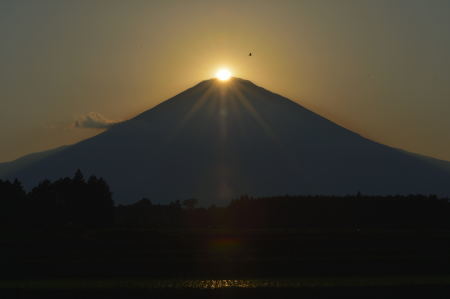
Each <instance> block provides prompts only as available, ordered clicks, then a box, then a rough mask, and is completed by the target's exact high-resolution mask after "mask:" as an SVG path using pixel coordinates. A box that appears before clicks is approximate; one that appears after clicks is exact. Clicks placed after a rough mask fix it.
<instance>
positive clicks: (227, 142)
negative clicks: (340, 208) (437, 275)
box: [8, 78, 450, 205]
mask: <svg viewBox="0 0 450 299" xmlns="http://www.w3.org/2000/svg"><path fill="white" fill-rule="evenodd" d="M77 168H80V169H82V171H83V172H84V173H85V174H87V175H89V174H95V175H98V176H102V177H104V178H105V179H106V180H107V182H109V183H110V185H111V188H112V191H113V193H114V200H115V201H116V202H118V203H129V202H134V201H136V200H138V199H140V198H142V197H148V198H150V199H151V200H152V201H154V202H168V201H173V200H178V199H180V200H182V199H187V198H191V197H196V198H199V199H200V200H201V202H203V203H204V204H213V203H214V204H219V205H220V204H225V203H226V202H227V200H229V199H231V198H234V197H237V196H240V195H242V194H249V195H253V196H270V195H283V194H336V195H341V194H354V193H356V192H358V191H359V192H362V193H366V194H411V193H424V194H430V193H432V194H437V195H444V196H448V195H450V163H449V162H446V161H440V160H436V159H432V158H429V157H423V156H418V155H415V154H411V153H408V152H405V151H402V150H399V149H395V148H392V147H388V146H385V145H382V144H379V143H377V142H374V141H371V140H369V139H366V138H364V137H362V136H360V135H358V134H356V133H354V132H352V131H349V130H347V129H345V128H343V127H341V126H339V125H337V124H335V123H333V122H331V121H329V120H327V119H325V118H323V117H321V116H319V115H317V114H315V113H313V112H311V111H309V110H307V109H305V108H304V107H302V106H300V105H298V104H297V103H294V102H293V101H290V100H288V99H286V98H284V97H282V96H280V95H277V94H274V93H272V92H269V91H267V90H265V89H263V88H261V87H258V86H256V85H255V84H253V83H252V82H250V81H246V80H242V79H238V78H233V79H231V80H230V81H227V82H221V81H218V80H215V79H212V80H206V81H203V82H200V83H199V84H197V85H196V86H194V87H192V88H190V89H188V90H186V91H184V92H182V93H180V94H178V95H176V96H175V97H173V98H171V99H169V100H167V101H165V102H163V103H161V104H159V105H157V106H156V107H154V108H152V109H150V110H148V111H145V112H143V113H142V114H140V115H138V116H136V117H134V118H132V119H130V120H128V121H125V122H122V123H119V124H116V125H114V126H113V127H112V128H110V129H109V130H107V131H105V132H104V133H102V134H99V135H97V136H95V137H92V138H90V139H87V140H84V141H82V142H79V143H77V144H74V145H72V146H68V147H65V148H63V149H61V150H59V151H56V152H54V153H52V154H50V155H47V156H45V157H43V158H42V159H38V160H37V161H34V162H33V163H29V164H27V165H26V166H25V167H20V168H19V169H16V170H15V171H10V172H9V174H8V176H9V177H18V178H19V179H21V180H22V181H24V183H25V185H26V186H28V187H29V186H33V185H35V184H36V183H37V182H39V181H40V180H42V179H43V178H50V179H55V178H59V177H61V176H70V175H72V174H73V173H74V171H75V170H76V169H77ZM10 169H11V168H10Z"/></svg>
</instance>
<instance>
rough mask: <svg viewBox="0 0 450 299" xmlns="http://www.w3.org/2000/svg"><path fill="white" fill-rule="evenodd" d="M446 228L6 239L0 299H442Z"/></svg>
mask: <svg viewBox="0 0 450 299" xmlns="http://www.w3.org/2000/svg"><path fill="white" fill-rule="evenodd" d="M449 253H450V232H449V231H445V230H439V231H438V230H364V229H362V230H331V229H320V230H319V229H318V230H295V229H286V230H285V229H276V230H275V229H274V230H268V229H265V230H229V229H228V230H225V229H223V230H220V229H191V230H183V229H159V230H158V229H105V230H72V231H68V230H67V229H65V230H63V231H52V232H49V231H40V230H34V231H33V230H26V232H24V231H22V232H3V233H2V241H1V255H0V257H1V265H0V266H1V272H0V273H1V277H0V288H1V290H0V292H1V293H2V294H4V296H2V298H35V297H42V298H87V297H89V298H170V297H183V298H274V297H276V296H282V297H283V298H286V297H296V298H298V297H310V298H329V297H354V298H403V297H409V298H411V297H420V298H441V297H442V298H445V297H448V296H450V259H449Z"/></svg>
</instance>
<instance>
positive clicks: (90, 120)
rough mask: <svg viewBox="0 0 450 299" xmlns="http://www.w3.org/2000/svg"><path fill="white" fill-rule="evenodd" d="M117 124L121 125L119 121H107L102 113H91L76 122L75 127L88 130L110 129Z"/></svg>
mask: <svg viewBox="0 0 450 299" xmlns="http://www.w3.org/2000/svg"><path fill="white" fill-rule="evenodd" d="M117 123H119V121H114V120H110V119H107V118H106V117H104V116H103V115H101V114H100V113H97V112H89V113H88V114H86V115H83V116H80V117H79V118H78V119H77V120H76V121H75V122H74V124H73V127H75V128H86V129H109V128H111V127H112V126H113V125H115V124H117Z"/></svg>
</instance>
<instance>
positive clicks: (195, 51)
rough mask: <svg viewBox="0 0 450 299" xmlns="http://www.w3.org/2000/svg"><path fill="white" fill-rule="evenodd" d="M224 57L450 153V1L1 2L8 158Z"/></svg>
mask: <svg viewBox="0 0 450 299" xmlns="http://www.w3.org/2000/svg"><path fill="white" fill-rule="evenodd" d="M249 52H252V53H253V56H252V57H249V56H248V53H249ZM220 66H228V67H229V68H230V69H231V70H232V72H233V74H234V76H237V77H241V78H245V79H248V80H251V81H253V82H254V83H255V84H257V85H260V86H262V87H264V88H266V89H269V90H271V91H273V92H276V93H279V94H281V95H284V96H286V97H288V98H290V99H292V100H294V101H296V102H298V103H300V104H302V105H303V106H305V107H307V108H309V109H311V110H313V111H315V112H317V113H319V114H321V115H323V116H325V117H327V118H329V119H331V120H332V121H335V122H337V123H338V124H341V125H343V126H345V127H347V128H349V129H351V130H354V131H356V132H358V133H360V134H362V135H364V136H366V137H369V138H371V139H374V140H376V141H379V142H382V143H385V144H388V145H391V146H395V147H399V148H403V149H406V150H409V151H413V152H417V153H422V154H426V155H431V156H434V157H437V158H441V159H446V160H450V1H447V0H442V1H438V0H436V1H432V0H421V1H418V0H404V1H400V0H387V1H383V0H373V1H364V0H354V1H344V0H340V1H336V0H329V1H318V0H311V1H301V0H294V1H280V0H277V1H262V0H260V1H243V0H239V1H225V0H222V1H210V0H205V1H186V0H185V1H167V0H165V1H149V0H148V1H147V0H145V1H144V0H143V1H133V0H126V1H113V0H105V1H94V0H89V1H88V0H85V1H83V0H79V1H76V0H73V1H63V0H54V1H44V0H40V1H35V0H29V1H20V0H11V1H8V0H0V137H1V146H0V161H8V160H12V159H15V158H18V157H20V156H22V155H24V154H27V153H31V152H35V151H40V150H45V149H49V148H52V147H56V146H60V145H63V144H71V143H74V142H76V141H79V140H81V139H84V138H87V137H89V136H93V135H95V134H98V133H100V132H101V130H99V129H86V128H80V126H78V127H77V126H74V123H75V121H77V120H78V121H79V122H78V124H79V123H82V122H83V121H85V120H86V115H88V114H89V113H91V112H93V113H91V114H89V115H88V117H89V116H90V117H92V116H94V117H97V118H100V119H103V120H104V121H105V122H108V121H117V120H125V119H127V118H130V117H132V116H134V115H136V114H137V113H140V112H142V111H144V110H146V109H149V108H151V107H153V106H154V105H156V104H158V103H160V102H161V101H163V100H166V99H168V98H169V97H171V96H173V95H175V94H177V93H179V92H181V91H183V90H185V89H186V88H189V87H191V86H192V85H194V84H196V83H197V82H198V81H201V80H204V79H208V78H211V77H213V76H214V73H215V71H216V69H217V68H219V67H220ZM80 120H81V121H80Z"/></svg>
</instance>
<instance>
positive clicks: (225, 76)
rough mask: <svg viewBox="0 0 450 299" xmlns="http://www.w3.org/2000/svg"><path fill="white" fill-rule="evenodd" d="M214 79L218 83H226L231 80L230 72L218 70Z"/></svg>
mask: <svg viewBox="0 0 450 299" xmlns="http://www.w3.org/2000/svg"><path fill="white" fill-rule="evenodd" d="M216 78H217V79H219V80H220V81H227V80H229V79H230V78H231V72H230V70H228V69H220V70H218V71H217V73H216Z"/></svg>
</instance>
